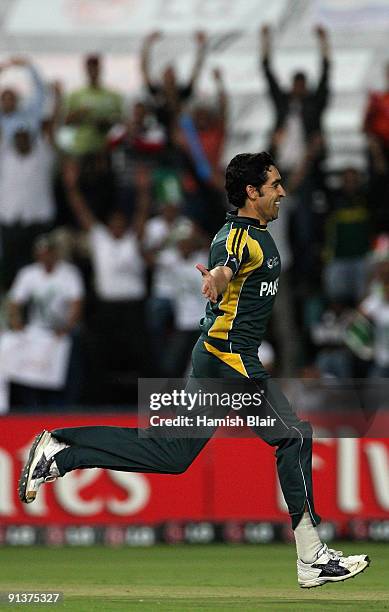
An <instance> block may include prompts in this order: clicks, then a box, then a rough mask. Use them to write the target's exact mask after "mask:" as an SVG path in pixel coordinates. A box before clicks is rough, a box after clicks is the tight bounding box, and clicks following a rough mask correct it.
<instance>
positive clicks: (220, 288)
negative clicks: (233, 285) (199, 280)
mask: <svg viewBox="0 0 389 612" xmlns="http://www.w3.org/2000/svg"><path fill="white" fill-rule="evenodd" d="M196 268H197V270H199V272H201V274H202V276H203V286H202V289H201V292H202V294H203V295H204V296H205V297H206V298H208V299H209V300H210V301H211V302H217V297H218V295H221V294H222V293H224V291H225V290H226V289H227V285H228V283H229V282H230V280H231V278H232V270H231V268H228V267H227V266H216V268H212V270H208V269H207V268H206V267H205V266H203V265H202V264H197V265H196Z"/></svg>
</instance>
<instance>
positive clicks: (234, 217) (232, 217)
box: [226, 209, 267, 230]
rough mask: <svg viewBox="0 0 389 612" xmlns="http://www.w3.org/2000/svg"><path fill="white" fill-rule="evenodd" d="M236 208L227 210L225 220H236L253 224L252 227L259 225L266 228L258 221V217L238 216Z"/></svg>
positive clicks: (245, 223) (265, 226) (263, 228)
mask: <svg viewBox="0 0 389 612" xmlns="http://www.w3.org/2000/svg"><path fill="white" fill-rule="evenodd" d="M238 210H239V209H237V210H236V211H234V212H228V213H227V216H226V219H227V221H238V222H239V223H243V224H244V225H254V227H259V228H260V229H262V230H265V229H266V228H267V225H264V224H263V223H261V222H260V221H259V219H254V217H242V216H238Z"/></svg>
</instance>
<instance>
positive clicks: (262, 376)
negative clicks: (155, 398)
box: [52, 337, 320, 529]
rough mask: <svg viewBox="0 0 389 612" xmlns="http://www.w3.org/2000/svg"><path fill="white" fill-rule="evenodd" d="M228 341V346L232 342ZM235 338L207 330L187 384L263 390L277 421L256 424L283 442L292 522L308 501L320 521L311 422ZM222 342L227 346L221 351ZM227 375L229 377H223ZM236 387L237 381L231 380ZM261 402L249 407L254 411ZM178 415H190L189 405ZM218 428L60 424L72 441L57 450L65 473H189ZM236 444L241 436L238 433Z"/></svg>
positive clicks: (283, 479)
mask: <svg viewBox="0 0 389 612" xmlns="http://www.w3.org/2000/svg"><path fill="white" fill-rule="evenodd" d="M227 348H229V350H228V351H227V350H226V349H227ZM232 348H233V347H231V346H230V345H228V347H227V345H226V344H223V343H217V342H215V341H212V344H210V343H209V341H208V340H207V338H204V337H200V339H199V340H198V342H197V344H196V346H195V348H194V350H193V354H192V365H193V369H192V374H191V376H190V378H189V380H188V384H187V386H186V390H187V391H191V390H192V391H194V390H196V389H198V383H199V379H201V380H202V382H203V381H204V379H219V382H220V384H221V387H223V386H224V385H225V388H231V385H234V384H235V383H236V384H240V383H243V382H244V383H245V384H246V383H247V384H249V385H251V386H252V388H253V390H254V391H255V390H256V391H258V392H260V393H261V397H262V407H261V410H262V414H266V415H269V416H271V417H275V419H276V427H275V428H274V429H272V428H265V429H263V428H262V427H255V426H254V427H252V430H253V431H254V433H255V434H257V435H258V436H259V437H260V438H262V439H263V440H264V441H265V442H266V443H267V444H270V445H271V446H274V447H276V461H277V471H278V476H279V480H280V484H281V488H282V491H283V494H284V497H285V500H286V503H287V506H288V510H289V513H290V516H291V520H292V527H293V529H294V528H295V527H296V526H297V525H298V523H299V521H300V518H301V516H302V514H303V512H304V509H305V508H307V509H308V511H309V513H310V516H311V519H312V522H313V523H314V524H318V523H319V522H320V517H319V516H318V515H317V514H316V512H315V508H314V502H313V491H312V469H311V468H312V428H311V426H310V424H309V423H307V422H304V421H300V420H299V419H298V418H297V417H296V415H295V414H294V413H293V411H292V409H291V407H290V405H289V403H288V400H287V399H286V397H285V396H284V395H283V393H282V392H281V390H280V388H279V386H278V385H277V384H276V382H275V381H274V380H273V379H271V378H270V377H269V376H268V375H267V373H266V371H265V370H264V369H263V366H262V364H261V363H260V361H259V359H258V356H257V355H256V354H254V353H253V354H241V353H238V352H234V351H233V350H232ZM222 349H223V350H222ZM223 381H224V382H223ZM232 388H233V386H232ZM256 411H257V409H256V408H255V409H253V408H250V407H249V408H248V409H247V413H248V414H250V415H252V414H255V413H256ZM229 412H230V407H229V406H226V407H221V408H220V407H219V408H218V411H217V417H223V416H225V415H227V414H228V413H229ZM176 414H178V415H184V414H187V412H185V410H184V409H183V408H179V409H178V410H177V413H176ZM200 414H207V415H208V416H209V415H210V412H209V409H208V408H206V409H204V408H201V407H198V406H195V408H194V409H193V410H192V411H191V417H193V418H195V417H196V415H200ZM216 429H217V427H215V426H213V425H209V426H202V427H201V428H198V430H197V431H196V430H195V431H194V430H193V427H185V426H184V427H180V428H177V431H176V434H177V435H175V430H174V428H171V427H166V428H163V427H158V433H155V428H154V429H153V428H148V429H147V430H139V429H138V428H129V427H104V426H101V427H71V428H65V429H56V430H54V431H53V432H52V434H53V435H54V436H55V437H56V438H57V439H58V440H60V441H61V442H65V443H67V444H69V447H68V448H65V449H64V450H62V451H60V452H59V453H57V455H56V463H57V466H58V469H59V472H60V474H61V476H63V475H64V474H66V473H67V472H70V471H71V470H75V469H85V468H92V467H100V468H107V469H111V470H120V471H125V472H144V473H159V474H182V473H183V472H185V470H187V469H188V468H189V466H190V465H191V463H192V462H193V461H194V459H195V458H196V457H197V455H198V454H199V453H200V451H201V450H202V449H203V448H204V446H205V445H206V443H207V442H208V440H209V439H210V438H211V437H212V435H213V433H214V432H215V430H216ZM231 444H234V440H233V439H231ZM249 469H251V470H258V471H259V472H260V469H261V466H260V465H258V466H255V465H252V466H250V467H249Z"/></svg>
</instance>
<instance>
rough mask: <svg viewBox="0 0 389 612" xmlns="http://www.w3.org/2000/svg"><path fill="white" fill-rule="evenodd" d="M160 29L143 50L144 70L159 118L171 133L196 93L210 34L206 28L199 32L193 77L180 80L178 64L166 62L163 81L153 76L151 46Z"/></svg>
mask: <svg viewBox="0 0 389 612" xmlns="http://www.w3.org/2000/svg"><path fill="white" fill-rule="evenodd" d="M161 36H162V35H161V33H160V32H153V33H152V34H150V35H149V36H147V37H146V39H145V40H144V43H143V47H142V52H141V70H142V75H143V80H144V84H145V86H146V87H147V90H148V92H149V93H150V95H151V97H152V100H153V104H154V107H155V110H156V114H157V118H158V120H159V121H160V122H161V123H162V124H163V125H164V126H165V127H166V129H167V130H168V133H169V135H170V134H171V131H172V130H173V128H174V126H175V123H176V120H177V118H178V116H179V114H180V111H181V109H182V106H183V104H184V103H185V102H187V101H188V100H189V99H190V98H191V96H192V94H193V90H194V87H195V85H196V82H197V80H198V78H199V76H200V72H201V69H202V67H203V64H204V59H205V51H206V42H207V39H206V36H205V34H204V32H197V33H196V43H197V53H196V58H195V62H194V66H193V69H192V73H191V75H190V77H189V80H188V82H187V83H185V84H180V83H178V81H177V76H176V72H175V69H174V66H173V65H172V64H169V65H168V66H166V68H165V70H164V71H163V74H162V82H156V81H155V80H154V79H153V78H152V76H151V68H150V55H151V48H152V46H153V45H154V43H155V42H157V41H158V40H160V38H161Z"/></svg>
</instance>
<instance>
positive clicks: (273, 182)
mask: <svg viewBox="0 0 389 612" xmlns="http://www.w3.org/2000/svg"><path fill="white" fill-rule="evenodd" d="M285 195H286V193H285V189H284V188H283V186H282V184H281V175H280V173H279V172H278V170H277V168H276V167H275V166H270V169H269V171H268V173H267V181H266V183H265V184H264V185H262V187H261V188H260V190H258V198H257V200H256V202H255V206H256V209H257V212H258V216H259V217H260V219H261V220H262V221H264V222H265V223H269V222H270V221H274V220H275V219H277V218H278V211H279V207H280V202H281V198H283V197H285Z"/></svg>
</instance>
